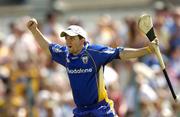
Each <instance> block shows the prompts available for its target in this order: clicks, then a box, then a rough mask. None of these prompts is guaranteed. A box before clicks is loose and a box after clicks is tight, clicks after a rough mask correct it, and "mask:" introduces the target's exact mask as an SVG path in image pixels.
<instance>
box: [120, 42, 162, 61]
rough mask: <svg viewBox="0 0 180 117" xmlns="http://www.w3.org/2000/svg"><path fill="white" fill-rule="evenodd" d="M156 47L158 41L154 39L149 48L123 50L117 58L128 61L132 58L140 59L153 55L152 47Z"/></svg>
mask: <svg viewBox="0 0 180 117" xmlns="http://www.w3.org/2000/svg"><path fill="white" fill-rule="evenodd" d="M156 46H157V47H158V46H159V41H158V40H157V39H155V40H154V41H152V42H151V43H150V44H149V46H147V47H143V48H138V49H135V48H124V51H122V52H121V53H120V54H119V56H120V58H121V60H128V59H132V58H138V57H142V56H144V55H147V54H151V53H154V52H155V50H154V47H156Z"/></svg>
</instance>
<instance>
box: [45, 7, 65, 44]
mask: <svg viewBox="0 0 180 117" xmlns="http://www.w3.org/2000/svg"><path fill="white" fill-rule="evenodd" d="M57 16H58V15H57V12H55V11H51V12H48V13H47V14H46V16H45V22H44V25H43V26H42V32H43V33H44V35H46V36H47V37H48V38H50V39H51V40H53V41H54V42H58V43H60V44H63V43H64V42H61V41H60V40H59V38H60V36H59V34H60V32H61V31H62V30H63V29H64V28H63V26H62V25H61V24H59V23H58V19H57Z"/></svg>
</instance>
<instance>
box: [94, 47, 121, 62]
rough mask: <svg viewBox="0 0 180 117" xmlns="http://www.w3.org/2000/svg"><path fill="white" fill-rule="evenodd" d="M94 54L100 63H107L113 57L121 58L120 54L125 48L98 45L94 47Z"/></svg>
mask: <svg viewBox="0 0 180 117" xmlns="http://www.w3.org/2000/svg"><path fill="white" fill-rule="evenodd" d="M92 49H93V51H94V52H93V53H96V54H94V59H95V61H97V63H98V64H100V65H106V64H107V63H109V62H111V61H112V60H113V59H120V57H119V54H120V52H122V51H123V50H124V48H123V47H117V48H111V47H108V46H101V45H96V46H94V47H92Z"/></svg>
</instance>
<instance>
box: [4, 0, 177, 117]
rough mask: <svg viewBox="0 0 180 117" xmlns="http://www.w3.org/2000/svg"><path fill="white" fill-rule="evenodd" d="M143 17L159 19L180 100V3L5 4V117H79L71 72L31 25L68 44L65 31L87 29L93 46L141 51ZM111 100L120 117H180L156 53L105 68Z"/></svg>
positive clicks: (9, 0) (85, 0) (65, 0)
mask: <svg viewBox="0 0 180 117" xmlns="http://www.w3.org/2000/svg"><path fill="white" fill-rule="evenodd" d="M142 13H148V14H150V15H151V16H152V17H153V22H154V27H155V30H156V34H157V37H158V38H159V41H160V49H161V52H162V54H163V58H164V61H165V63H166V66H167V72H168V74H169V77H170V80H171V82H172V85H173V88H174V90H175V92H176V94H180V1H179V0H160V1H159V0H99V1H97V0H0V25H1V26H0V117H72V116H73V115H72V110H73V108H74V107H75V105H74V102H73V98H72V94H71V89H70V87H69V81H68V78H67V74H66V72H65V68H63V67H62V66H61V65H57V64H56V63H55V62H53V61H52V60H51V59H50V57H48V56H47V55H45V53H44V52H43V51H42V50H41V48H40V47H39V46H38V44H37V43H36V41H35V39H34V38H33V36H32V34H31V33H30V32H29V31H28V30H27V29H26V22H27V21H28V20H29V18H31V17H34V18H36V19H37V20H38V22H39V29H40V30H41V31H42V32H43V34H44V35H45V36H46V37H48V39H50V40H51V41H53V42H56V43H59V44H62V45H64V44H65V43H64V39H63V38H62V39H61V38H60V37H59V34H60V32H61V31H62V30H63V29H64V28H66V27H67V26H69V25H71V24H76V25H80V26H82V27H84V29H85V30H87V32H88V35H89V42H90V43H96V44H104V45H108V46H111V47H113V48H115V47H118V46H124V47H133V48H139V47H143V46H147V45H148V43H149V41H148V39H147V38H146V37H145V36H144V35H143V34H142V33H141V32H140V31H139V30H138V28H137V21H138V18H139V16H140V15H141V14H142ZM104 77H105V83H106V87H107V91H108V94H109V98H110V99H112V100H113V101H114V102H115V110H116V113H117V114H118V116H119V117H180V105H179V104H177V103H175V102H174V100H173V98H172V95H171V93H170V91H169V88H168V86H167V83H166V80H165V78H164V75H163V73H162V71H161V69H160V67H159V64H158V60H157V58H156V57H155V56H154V55H147V56H144V57H142V58H138V59H133V60H130V61H119V60H115V61H113V62H112V63H110V64H108V65H107V66H106V68H105V75H104Z"/></svg>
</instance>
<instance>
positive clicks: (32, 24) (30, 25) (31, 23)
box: [27, 18, 38, 30]
mask: <svg viewBox="0 0 180 117" xmlns="http://www.w3.org/2000/svg"><path fill="white" fill-rule="evenodd" d="M37 26H38V23H37V20H36V19H35V18H32V19H30V20H29V21H28V22H27V28H28V29H29V30H33V29H36V28H37Z"/></svg>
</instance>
